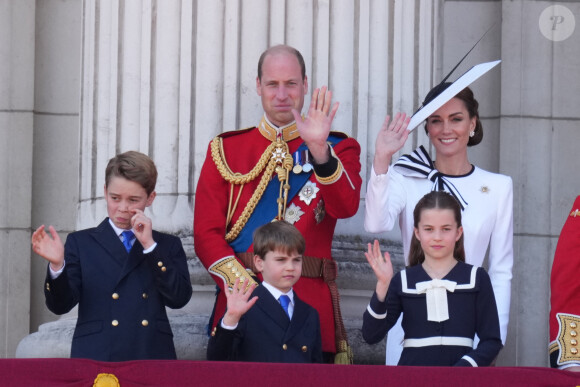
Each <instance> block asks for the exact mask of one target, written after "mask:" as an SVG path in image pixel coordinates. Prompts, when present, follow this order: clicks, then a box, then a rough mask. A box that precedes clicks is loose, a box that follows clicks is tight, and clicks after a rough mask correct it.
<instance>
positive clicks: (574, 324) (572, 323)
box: [570, 321, 576, 329]
mask: <svg viewBox="0 0 580 387" xmlns="http://www.w3.org/2000/svg"><path fill="white" fill-rule="evenodd" d="M570 328H572V329H576V323H575V322H574V321H572V322H571V323H570Z"/></svg>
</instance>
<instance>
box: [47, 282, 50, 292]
mask: <svg viewBox="0 0 580 387" xmlns="http://www.w3.org/2000/svg"><path fill="white" fill-rule="evenodd" d="M46 290H47V291H49V292H50V284H49V283H48V282H47V283H46Z"/></svg>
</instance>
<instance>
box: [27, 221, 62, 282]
mask: <svg viewBox="0 0 580 387" xmlns="http://www.w3.org/2000/svg"><path fill="white" fill-rule="evenodd" d="M48 231H49V232H50V236H49V235H48V234H47V233H46V231H45V227H44V224H43V225H42V226H40V227H39V228H37V229H36V231H35V232H34V233H33V234H32V250H33V251H34V252H35V253H36V254H38V255H40V256H41V257H42V258H44V259H46V260H47V261H48V262H50V264H51V268H52V270H54V271H58V270H60V269H61V268H62V265H63V264H64V245H63V244H62V240H61V239H60V237H59V236H58V233H57V232H56V230H55V229H54V227H52V226H49V227H48ZM51 236H52V238H51Z"/></svg>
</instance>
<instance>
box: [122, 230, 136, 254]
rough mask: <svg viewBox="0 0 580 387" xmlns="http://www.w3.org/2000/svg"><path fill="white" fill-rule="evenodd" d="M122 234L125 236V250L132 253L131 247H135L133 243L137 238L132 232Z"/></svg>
mask: <svg viewBox="0 0 580 387" xmlns="http://www.w3.org/2000/svg"><path fill="white" fill-rule="evenodd" d="M122 234H123V245H124V246H125V250H127V252H129V251H131V247H133V245H132V244H131V241H132V240H133V238H135V234H134V233H133V231H131V230H129V231H123V232H122Z"/></svg>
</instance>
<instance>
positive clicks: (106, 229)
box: [92, 218, 144, 283]
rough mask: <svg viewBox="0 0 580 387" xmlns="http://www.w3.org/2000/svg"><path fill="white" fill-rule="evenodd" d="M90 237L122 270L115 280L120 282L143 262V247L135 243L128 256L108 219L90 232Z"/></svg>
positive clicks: (137, 242)
mask: <svg viewBox="0 0 580 387" xmlns="http://www.w3.org/2000/svg"><path fill="white" fill-rule="evenodd" d="M92 237H93V238H94V239H95V241H96V242H97V243H98V244H99V245H101V246H102V247H103V248H104V249H105V250H106V251H107V252H108V255H109V257H108V258H110V259H111V260H113V261H114V262H115V263H116V264H117V265H119V266H120V267H121V268H122V270H121V274H120V276H119V278H118V280H117V283H118V282H120V281H121V280H122V279H123V278H124V277H125V276H126V275H127V274H128V273H130V272H131V271H132V270H133V269H134V268H135V267H136V266H137V265H139V264H140V263H141V261H142V260H143V258H144V256H143V247H142V246H141V243H139V241H138V240H136V241H135V244H134V245H133V248H132V249H131V252H130V254H128V253H127V250H125V246H123V242H121V239H120V238H119V236H118V235H117V234H115V231H114V230H113V228H112V227H111V225H110V224H109V218H105V220H104V221H102V222H101V224H99V225H98V226H97V227H96V228H95V229H93V231H92ZM104 258H105V257H98V258H97V259H104Z"/></svg>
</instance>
